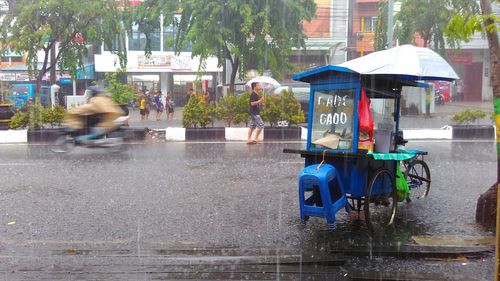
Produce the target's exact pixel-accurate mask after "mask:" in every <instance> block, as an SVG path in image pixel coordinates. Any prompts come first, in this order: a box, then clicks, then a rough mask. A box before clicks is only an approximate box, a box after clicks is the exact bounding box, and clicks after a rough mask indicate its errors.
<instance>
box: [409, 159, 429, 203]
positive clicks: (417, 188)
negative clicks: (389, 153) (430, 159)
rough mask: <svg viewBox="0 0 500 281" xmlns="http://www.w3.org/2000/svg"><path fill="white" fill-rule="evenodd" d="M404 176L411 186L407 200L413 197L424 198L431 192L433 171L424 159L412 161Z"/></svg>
mask: <svg viewBox="0 0 500 281" xmlns="http://www.w3.org/2000/svg"><path fill="white" fill-rule="evenodd" d="M404 176H405V180H406V182H407V183H408V187H409V188H410V195H409V198H407V199H406V201H407V202H410V201H411V200H413V199H422V198H424V197H426V196H427V195H428V194H429V189H430V188H431V173H430V172H429V167H428V166H427V164H426V163H425V162H424V161H422V160H420V159H415V160H413V161H411V162H410V163H409V164H408V166H407V167H406V170H405V174H404Z"/></svg>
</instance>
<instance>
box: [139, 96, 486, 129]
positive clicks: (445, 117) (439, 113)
mask: <svg viewBox="0 0 500 281" xmlns="http://www.w3.org/2000/svg"><path fill="white" fill-rule="evenodd" d="M466 109H471V110H476V109H478V110H482V111H484V112H486V113H487V118H485V119H483V120H480V121H479V122H478V124H480V125H492V124H493V123H492V122H491V120H490V118H489V116H490V114H491V113H492V112H493V103H492V102H491V101H485V102H449V103H446V104H445V105H442V106H436V108H435V112H434V113H432V114H431V117H430V118H429V117H426V116H424V115H407V116H401V119H400V122H401V123H400V127H401V129H439V128H442V127H444V126H446V125H452V123H453V122H452V121H451V118H452V117H453V115H454V114H456V113H458V112H461V111H464V110H466ZM182 110H183V107H176V108H175V111H174V119H173V120H168V121H167V120H166V115H165V112H163V113H162V115H161V121H156V112H155V111H152V112H151V113H150V114H149V120H147V121H143V122H141V118H140V115H139V109H137V108H135V109H131V110H130V126H131V127H133V128H149V129H166V128H168V127H170V128H173V127H183V126H182ZM301 126H302V127H307V124H306V123H304V124H301ZM209 127H211V125H209ZM214 127H227V124H226V122H224V121H220V120H217V121H216V122H215V124H214ZM231 127H235V128H239V127H245V124H244V123H243V124H231Z"/></svg>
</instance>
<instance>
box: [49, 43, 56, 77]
mask: <svg viewBox="0 0 500 281" xmlns="http://www.w3.org/2000/svg"><path fill="white" fill-rule="evenodd" d="M50 64H51V65H53V67H52V68H51V69H50V85H51V86H52V85H54V84H56V66H55V64H56V43H53V44H52V47H50Z"/></svg>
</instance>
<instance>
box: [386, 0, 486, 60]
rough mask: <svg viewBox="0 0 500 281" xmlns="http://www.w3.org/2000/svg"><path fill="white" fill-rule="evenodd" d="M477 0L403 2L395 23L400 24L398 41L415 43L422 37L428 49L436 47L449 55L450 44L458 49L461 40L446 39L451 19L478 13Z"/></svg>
mask: <svg viewBox="0 0 500 281" xmlns="http://www.w3.org/2000/svg"><path fill="white" fill-rule="evenodd" d="M478 12H479V7H478V5H477V3H476V1H475V0H402V1H401V11H399V12H398V13H397V14H396V16H395V20H396V21H398V22H399V24H398V25H397V27H396V29H395V31H394V38H396V39H398V40H399V42H400V44H411V43H414V41H415V35H416V34H418V35H419V36H420V37H421V38H422V39H423V41H424V47H432V48H433V49H434V50H436V51H437V52H439V53H440V54H441V55H445V47H446V43H448V44H449V45H451V46H455V45H457V44H458V43H459V38H455V37H453V36H448V37H446V38H445V37H444V30H445V28H446V26H447V25H448V22H449V20H450V18H452V17H453V15H455V14H457V13H478Z"/></svg>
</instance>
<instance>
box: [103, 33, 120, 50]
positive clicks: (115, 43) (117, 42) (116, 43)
mask: <svg viewBox="0 0 500 281" xmlns="http://www.w3.org/2000/svg"><path fill="white" fill-rule="evenodd" d="M103 45H104V51H118V46H119V45H120V38H119V37H118V36H115V38H114V39H113V40H112V41H111V48H109V47H108V46H107V45H106V44H103Z"/></svg>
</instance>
